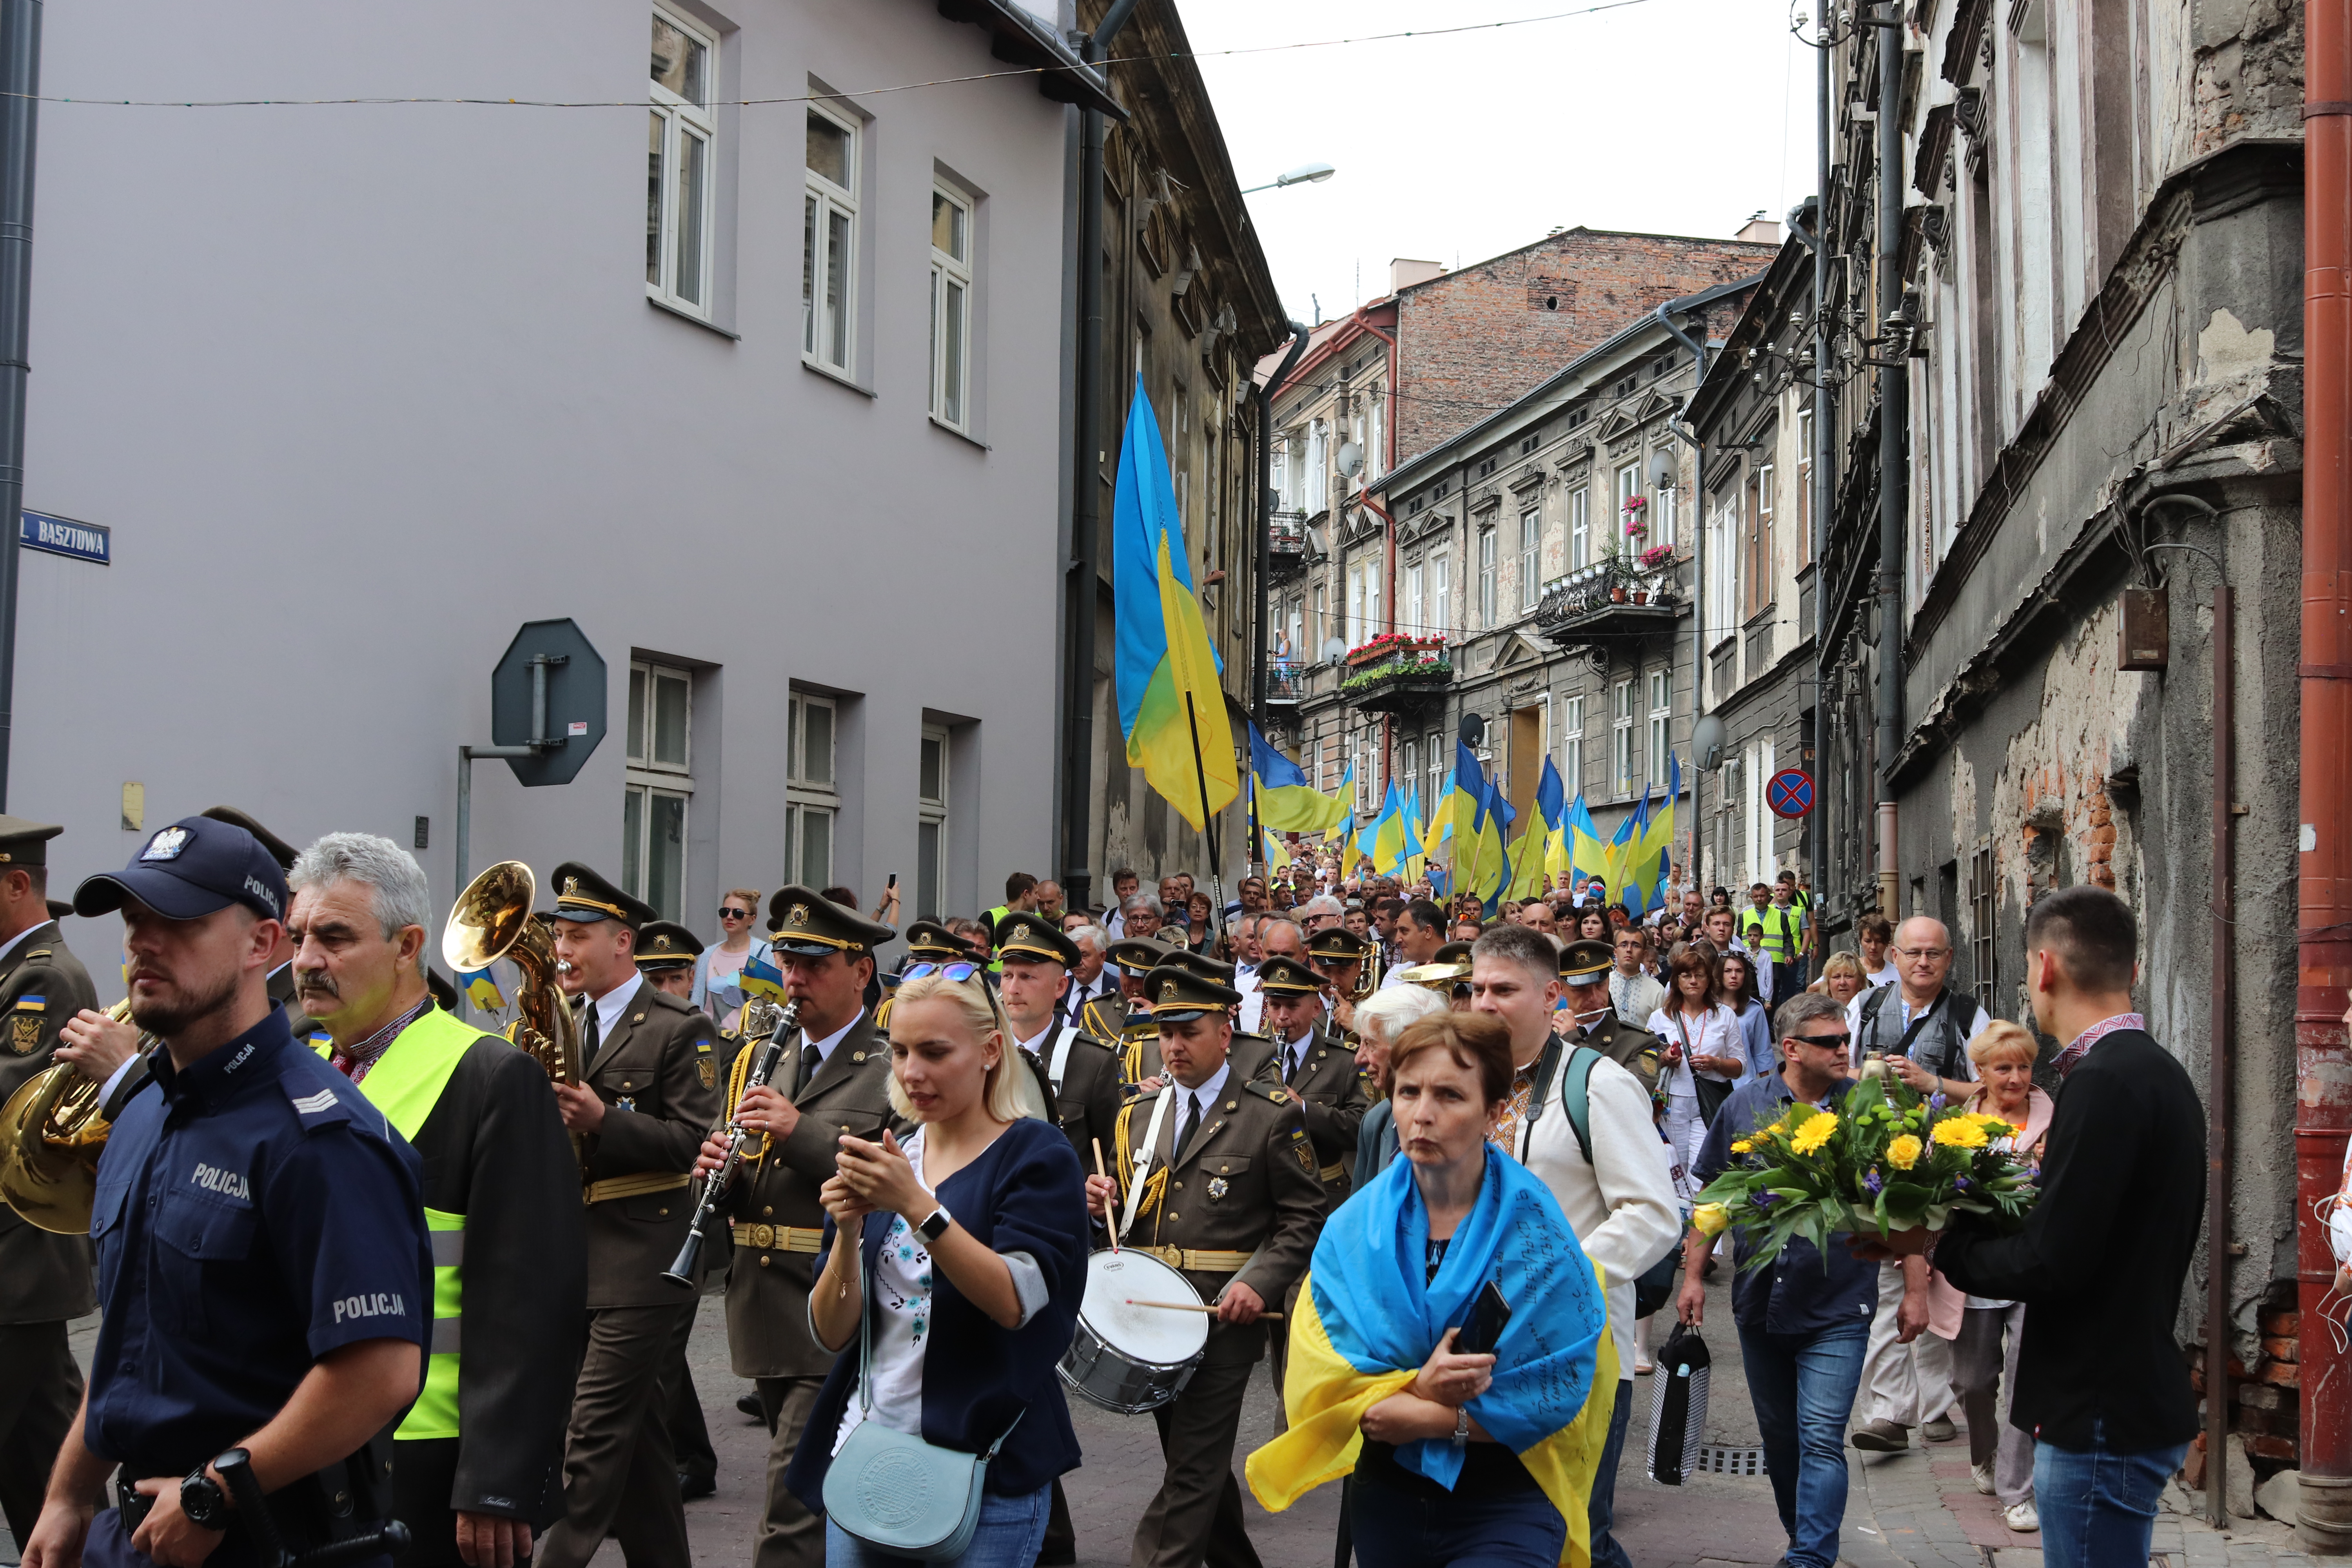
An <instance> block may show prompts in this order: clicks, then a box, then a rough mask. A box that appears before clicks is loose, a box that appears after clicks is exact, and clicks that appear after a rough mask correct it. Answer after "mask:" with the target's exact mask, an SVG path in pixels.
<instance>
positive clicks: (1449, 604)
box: [1423, 550, 1454, 637]
mask: <svg viewBox="0 0 2352 1568" xmlns="http://www.w3.org/2000/svg"><path fill="white" fill-rule="evenodd" d="M1453 567H1454V563H1453V562H1452V561H1451V560H1449V559H1448V558H1447V555H1446V552H1444V551H1443V550H1439V551H1433V552H1431V554H1430V557H1429V630H1428V631H1427V632H1426V633H1425V634H1423V635H1425V636H1428V637H1452V636H1453V627H1454V589H1453V584H1452V581H1451V580H1450V578H1449V577H1448V575H1447V574H1448V573H1450V572H1451V571H1452V570H1453Z"/></svg>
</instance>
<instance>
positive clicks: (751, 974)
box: [736, 952, 784, 1002]
mask: <svg viewBox="0 0 2352 1568" xmlns="http://www.w3.org/2000/svg"><path fill="white" fill-rule="evenodd" d="M736 984H738V985H740V986H741V987H742V990H743V994H745V995H746V996H765V997H766V998H767V999H768V1000H769V1001H771V1002H782V1000H783V999H784V972H783V971H782V970H781V969H779V968H777V967H776V965H775V963H774V961H773V960H772V958H769V957H767V956H765V955H763V954H761V953H757V952H755V953H753V954H752V955H751V957H749V958H747V959H745V960H744V961H743V973H742V975H741V977H740V979H738V980H737V981H736Z"/></svg>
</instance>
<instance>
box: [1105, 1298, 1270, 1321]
mask: <svg viewBox="0 0 2352 1568" xmlns="http://www.w3.org/2000/svg"><path fill="white" fill-rule="evenodd" d="M1127 1304H1128V1305H1129V1306H1130V1307H1158V1308H1160V1309H1161V1310H1164V1311H1170V1312H1213V1311H1215V1310H1217V1309H1216V1308H1214V1307H1203V1306H1202V1305H1201V1303H1200V1302H1198V1301H1139V1300H1136V1299H1135V1298H1134V1297H1132V1296H1129V1298H1128V1299H1127ZM1258 1316H1259V1317H1261V1318H1272V1319H1276V1320H1279V1319H1280V1318H1281V1316H1282V1314H1281V1313H1280V1312H1260V1313H1259V1314H1258Z"/></svg>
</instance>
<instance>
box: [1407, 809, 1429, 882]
mask: <svg viewBox="0 0 2352 1568" xmlns="http://www.w3.org/2000/svg"><path fill="white" fill-rule="evenodd" d="M1404 833H1405V837H1406V838H1407V839H1409V840H1410V841H1411V842H1412V854H1410V855H1408V856H1406V857H1405V858H1404V869H1403V871H1402V873H1400V875H1401V876H1402V878H1403V879H1404V881H1405V883H1406V884H1407V885H1408V886H1410V885H1411V884H1412V883H1414V882H1418V881H1420V880H1421V879H1422V874H1423V872H1425V871H1426V870H1428V868H1429V854H1428V843H1427V839H1426V837H1425V836H1424V835H1423V833H1422V831H1421V792H1420V791H1419V790H1417V789H1407V790H1406V791H1405V792H1404Z"/></svg>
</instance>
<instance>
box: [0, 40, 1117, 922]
mask: <svg viewBox="0 0 2352 1568" xmlns="http://www.w3.org/2000/svg"><path fill="white" fill-rule="evenodd" d="M23 3H25V0H0V4H8V5H13V4H23ZM1138 4H1139V0H1112V4H1111V6H1110V9H1108V11H1106V12H1104V13H1103V16H1102V20H1101V21H1100V22H1099V23H1098V24H1097V26H1096V27H1095V30H1094V31H1093V32H1092V33H1090V34H1082V35H1080V37H1079V38H1078V40H1077V42H1078V56H1079V58H1081V59H1083V60H1085V61H1086V62H1087V64H1088V65H1098V64H1100V63H1101V61H1102V58H1103V56H1104V55H1105V53H1106V52H1107V51H1108V49H1109V47H1110V43H1111V40H1112V39H1113V38H1115V37H1118V32H1119V29H1120V28H1122V27H1124V26H1127V22H1128V18H1129V17H1130V16H1134V15H1135V7H1136V5H1138ZM1107 123H1108V122H1107V121H1106V120H1105V118H1104V116H1103V113H1102V110H1098V109H1086V110H1079V124H1078V342H1077V351H1078V365H1077V376H1076V381H1077V431H1076V436H1077V439H1076V441H1074V442H1073V443H1072V446H1073V447H1075V448H1076V450H1075V452H1074V454H1073V458H1074V461H1075V462H1076V467H1077V472H1076V475H1075V476H1074V480H1075V482H1074V483H1073V484H1072V486H1071V489H1070V559H1069V563H1068V565H1067V569H1066V578H1065V582H1064V586H1063V620H1064V624H1065V625H1066V626H1067V627H1068V628H1069V643H1068V647H1066V650H1065V658H1066V666H1065V669H1064V686H1063V717H1062V853H1061V856H1060V859H1061V867H1062V871H1061V881H1062V891H1063V894H1064V896H1065V898H1066V900H1067V907H1068V908H1071V909H1079V910H1083V909H1086V908H1087V907H1088V905H1089V903H1090V901H1091V899H1092V894H1093V881H1094V878H1093V873H1092V871H1091V869H1090V868H1088V866H1087V855H1088V853H1089V848H1090V845H1091V841H1092V839H1093V837H1094V833H1093V816H1092V812H1093V805H1094V803H1093V800H1092V795H1093V793H1094V754H1095V636H1096V633H1095V620H1096V605H1097V600H1098V598H1099V597H1100V595H1101V593H1102V587H1101V569H1100V567H1099V565H1098V564H1097V551H1098V550H1099V548H1100V544H1101V538H1102V446H1103V431H1102V399H1103V363H1104V353H1103V266H1102V233H1103V139H1104V136H1105V132H1106V127H1107ZM917 912H918V913H922V912H925V911H920V910H919V911H917Z"/></svg>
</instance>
